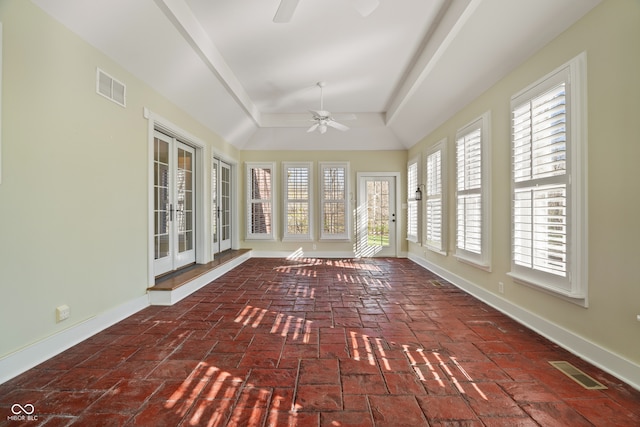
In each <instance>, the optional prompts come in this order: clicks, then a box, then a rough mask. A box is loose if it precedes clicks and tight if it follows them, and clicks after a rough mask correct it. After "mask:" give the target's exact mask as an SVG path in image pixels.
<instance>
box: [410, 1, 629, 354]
mask: <svg viewBox="0 0 640 427" xmlns="http://www.w3.org/2000/svg"><path fill="white" fill-rule="evenodd" d="M638 42H640V2H638V1H637V0H606V1H604V2H603V3H602V4H601V5H600V6H598V7H597V8H595V9H594V10H593V11H592V12H591V13H589V14H588V15H587V16H585V17H584V18H583V19H582V20H580V21H579V22H578V23H577V24H576V25H574V26H573V27H571V28H570V29H569V30H567V31H566V32H565V33H563V34H562V35H561V36H560V37H558V38H557V39H555V40H554V41H553V42H551V43H550V44H549V45H548V46H546V47H545V48H543V49H542V50H541V51H540V52H538V53H537V54H536V55H534V56H533V57H532V58H530V59H529V60H528V61H526V63H525V64H523V65H522V66H521V67H519V68H518V69H517V70H516V71H515V72H513V73H511V74H510V75H508V76H507V77H506V78H504V79H503V80H501V81H500V82H499V83H498V84H497V85H495V86H494V87H493V88H491V89H490V90H488V91H487V92H486V93H484V94H483V95H482V96H480V97H479V98H478V99H476V100H475V101H474V102H472V103H471V104H470V105H468V106H467V107H465V108H464V109H462V110H461V111H460V112H458V113H457V114H456V115H455V116H454V117H453V118H451V119H450V120H448V121H447V122H446V123H444V124H443V125H442V126H441V127H440V128H438V129H437V130H436V131H434V132H433V133H432V134H431V135H429V136H427V137H426V138H425V139H424V140H423V141H421V142H420V143H418V144H417V145H415V146H414V147H412V148H411V150H410V151H409V157H412V156H414V155H416V154H417V153H424V152H426V150H427V149H428V148H429V147H431V146H432V145H433V144H435V143H436V142H438V141H439V140H440V139H442V138H443V137H447V138H448V143H449V145H448V148H449V161H448V167H449V170H448V172H449V173H448V176H449V184H450V185H449V204H448V207H449V242H448V247H449V251H450V255H449V256H446V257H443V256H441V255H437V254H434V253H431V252H427V253H426V255H425V252H424V248H422V247H420V246H419V245H415V244H413V243H412V244H410V248H409V250H410V252H411V254H413V255H415V256H419V257H426V258H427V259H428V260H429V261H430V262H433V263H436V264H437V265H439V266H441V267H442V268H444V269H446V270H448V271H450V272H452V273H453V274H456V275H458V276H460V277H462V278H464V279H466V280H468V281H470V282H473V283H475V284H477V285H478V286H479V287H481V288H484V289H486V290H488V291H490V292H493V293H496V294H497V289H498V282H504V283H505V294H504V295H501V296H503V297H504V298H506V299H507V300H509V301H510V302H512V303H513V304H515V305H517V306H520V307H522V308H524V309H526V310H528V311H530V312H532V313H535V314H536V315H538V316H540V317H543V318H546V319H547V320H549V321H551V322H553V323H555V324H557V325H559V326H560V327H562V328H565V329H567V330H569V331H571V332H573V333H574V334H577V335H579V336H582V337H583V338H585V339H586V340H588V341H591V342H593V343H595V344H597V345H599V346H601V347H604V348H606V349H609V350H610V351H612V352H614V353H617V354H619V355H621V356H622V357H624V358H626V359H628V360H630V361H632V362H635V363H636V364H640V339H639V334H640V322H638V321H637V320H636V315H637V314H640V279H639V276H638V270H637V267H638V266H637V262H638V254H639V251H638V247H639V246H638V242H640V226H639V225H638V218H640V198H639V197H638V194H639V193H638V183H639V182H640V173H639V170H640V168H638V159H640V140H639V139H638V132H637V122H638V119H639V118H640V49H639V48H638ZM582 51H586V53H587V65H588V70H587V79H588V94H587V96H588V156H589V161H588V204H589V210H588V218H589V235H588V240H589V267H588V271H589V278H588V280H589V307H588V308H583V307H580V306H578V305H575V304H572V303H568V302H565V301H563V300H561V299H559V298H556V297H553V296H550V295H548V294H546V293H543V292H540V291H537V290H534V289H532V288H529V287H526V286H523V285H519V284H516V283H514V282H513V281H512V280H511V279H510V277H509V276H507V272H508V271H509V267H510V226H509V218H510V204H509V201H510V169H509V168H510V163H509V162H510V157H509V156H510V154H509V143H510V142H509V132H510V124H509V117H510V116H509V100H510V97H511V96H512V95H513V94H514V93H516V92H518V91H519V90H521V89H523V88H525V87H526V86H528V85H529V84H530V83H533V82H534V81H536V80H538V79H539V78H541V77H542V76H544V75H545V74H547V73H549V72H551V71H553V70H554V69H555V68H557V67H559V66H560V65H562V64H564V63H566V62H567V61H569V60H570V59H572V58H573V57H575V56H576V55H578V54H579V53H580V52H582ZM487 110H491V117H492V123H491V131H492V140H491V152H492V156H491V177H492V181H491V185H492V188H491V192H492V203H491V209H492V236H491V241H492V246H493V250H492V259H493V262H492V272H491V273H487V272H484V271H481V270H478V269H476V268H474V267H471V266H469V265H467V264H463V263H461V262H458V261H456V260H455V259H454V257H453V256H452V255H451V253H452V252H453V248H454V245H455V234H454V231H455V229H454V209H455V197H454V195H455V193H454V185H455V182H454V158H455V156H454V146H453V139H454V136H455V132H456V130H457V129H458V128H459V127H461V126H463V125H465V124H466V123H468V122H469V121H470V120H472V119H474V118H475V117H478V116H479V115H481V114H482V113H484V112H485V111H487Z"/></svg>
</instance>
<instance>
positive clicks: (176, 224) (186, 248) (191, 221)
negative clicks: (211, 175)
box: [153, 131, 196, 276]
mask: <svg viewBox="0 0 640 427" xmlns="http://www.w3.org/2000/svg"><path fill="white" fill-rule="evenodd" d="M153 165H154V183H153V185H154V191H153V194H154V248H155V255H154V274H155V275H156V276H157V275H160V274H163V273H166V272H169V271H172V270H176V269H178V268H180V267H183V266H185V265H188V264H192V263H194V262H195V228H194V227H195V223H196V221H195V150H194V149H193V148H192V147H190V146H188V145H186V144H183V143H181V142H180V141H178V140H177V139H175V138H171V137H169V136H167V135H164V134H162V133H160V132H157V131H156V132H155V135H154V160H153Z"/></svg>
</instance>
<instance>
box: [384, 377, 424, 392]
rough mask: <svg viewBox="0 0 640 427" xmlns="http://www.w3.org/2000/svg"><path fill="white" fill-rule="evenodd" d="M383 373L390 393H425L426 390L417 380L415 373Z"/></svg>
mask: <svg viewBox="0 0 640 427" xmlns="http://www.w3.org/2000/svg"><path fill="white" fill-rule="evenodd" d="M383 375H384V379H385V382H386V383H387V388H388V389H389V393H390V394H405V395H414V396H420V395H425V394H427V390H426V389H425V388H424V386H423V385H422V384H421V382H420V380H418V378H417V377H416V374H415V373H395V372H384V374H383Z"/></svg>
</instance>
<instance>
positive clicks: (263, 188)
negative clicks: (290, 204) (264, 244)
mask: <svg viewBox="0 0 640 427" xmlns="http://www.w3.org/2000/svg"><path fill="white" fill-rule="evenodd" d="M247 175H248V176H247V182H248V183H249V189H248V190H249V191H248V221H247V224H248V225H247V238H249V239H272V238H273V237H274V230H273V166H272V165H249V164H248V165H247Z"/></svg>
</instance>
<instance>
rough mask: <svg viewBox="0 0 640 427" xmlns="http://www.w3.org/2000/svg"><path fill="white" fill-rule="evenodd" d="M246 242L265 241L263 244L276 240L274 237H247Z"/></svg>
mask: <svg viewBox="0 0 640 427" xmlns="http://www.w3.org/2000/svg"><path fill="white" fill-rule="evenodd" d="M244 240H258V241H263V242H275V241H276V238H275V237H273V236H264V237H261V236H247V237H245V239H244Z"/></svg>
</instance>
